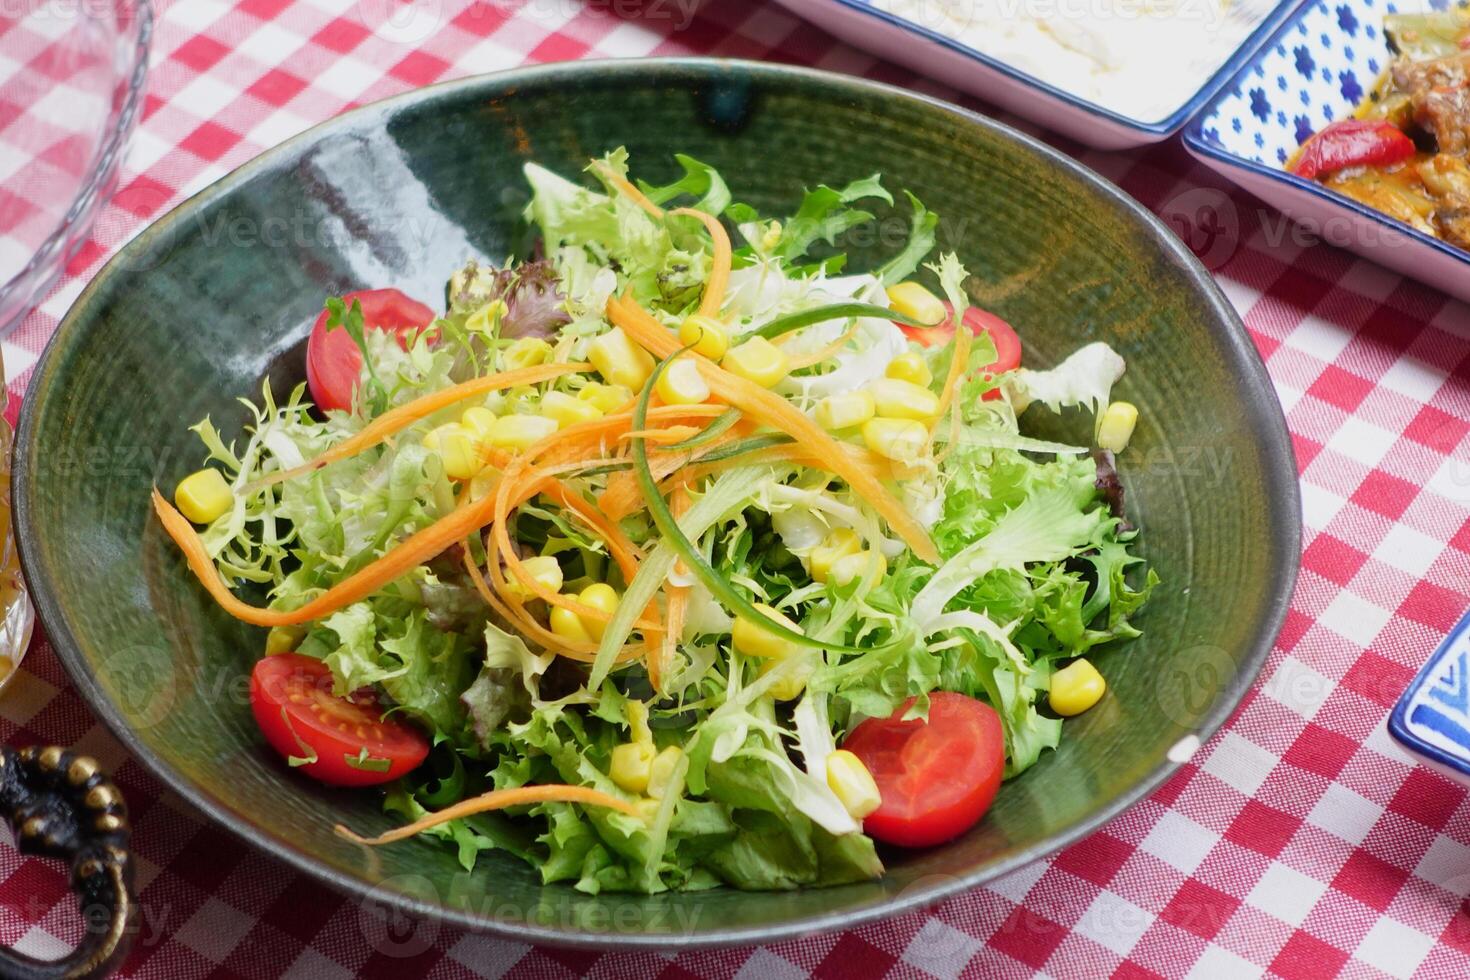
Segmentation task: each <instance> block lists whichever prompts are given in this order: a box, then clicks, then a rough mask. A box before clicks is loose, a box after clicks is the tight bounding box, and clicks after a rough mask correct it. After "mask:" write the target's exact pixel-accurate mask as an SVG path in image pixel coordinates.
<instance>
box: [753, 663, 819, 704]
mask: <svg viewBox="0 0 1470 980" xmlns="http://www.w3.org/2000/svg"><path fill="white" fill-rule="evenodd" d="M788 662H791V661H789V660H762V661H761V667H760V676H762V677H764V676H766V675H767V674H769V673H770V672H771V671H773V670H775V669H776V668H777V667H780V666H782V665H783V664H786V663H788ZM816 669H817V665H816V664H815V663H813V662H812V661H811V660H810V659H803V660H801V661H800V662H799V663H795V664H794V666H791V667H787V668H786V670H785V672H784V673H783V674H782V676H781V678H780V680H778V681H776V682H775V683H774V684H772V685H771V686H770V688H769V689H768V691H767V693H769V694H770V695H771V697H773V698H775V699H776V700H777V701H795V700H796V699H797V698H799V697H801V692H802V691H805V690H806V682H807V679H808V678H809V677H811V676H812V673H813V672H814V671H815V670H816Z"/></svg>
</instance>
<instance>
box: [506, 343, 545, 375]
mask: <svg viewBox="0 0 1470 980" xmlns="http://www.w3.org/2000/svg"><path fill="white" fill-rule="evenodd" d="M503 360H504V363H505V370H507V371H516V370H519V369H520V368H528V367H535V366H536V365H538V364H545V363H546V362H547V361H549V360H551V345H550V344H548V343H547V342H546V341H544V340H542V339H541V338H540V337H522V338H521V339H520V340H517V341H516V342H515V343H513V344H511V345H510V346H509V347H507V348H506V349H505V354H504V355H503Z"/></svg>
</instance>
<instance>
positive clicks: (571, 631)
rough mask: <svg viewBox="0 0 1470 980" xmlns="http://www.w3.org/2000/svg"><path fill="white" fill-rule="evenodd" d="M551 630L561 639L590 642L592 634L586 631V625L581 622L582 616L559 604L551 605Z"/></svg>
mask: <svg viewBox="0 0 1470 980" xmlns="http://www.w3.org/2000/svg"><path fill="white" fill-rule="evenodd" d="M551 632H553V633H555V634H556V635H557V636H559V637H561V638H562V639H563V640H579V641H581V642H582V643H591V642H592V634H591V633H588V632H587V627H586V626H585V625H584V624H583V622H582V617H581V616H578V615H577V614H576V613H574V612H572V611H571V610H570V609H563V608H562V607H561V606H552V607H551Z"/></svg>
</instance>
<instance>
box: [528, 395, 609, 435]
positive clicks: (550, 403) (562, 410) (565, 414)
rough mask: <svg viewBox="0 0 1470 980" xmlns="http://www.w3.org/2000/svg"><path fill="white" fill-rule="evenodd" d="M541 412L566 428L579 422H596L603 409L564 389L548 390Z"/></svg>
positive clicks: (543, 399)
mask: <svg viewBox="0 0 1470 980" xmlns="http://www.w3.org/2000/svg"><path fill="white" fill-rule="evenodd" d="M541 414H542V415H543V416H545V417H546V418H549V419H551V420H552V421H553V422H555V423H556V424H557V427H558V428H562V429H565V428H566V427H567V426H569V425H576V424H577V423H578V422H595V421H597V420H598V419H600V418H602V409H600V408H598V407H597V406H596V405H594V404H592V402H590V401H583V400H582V399H580V398H573V397H572V396H571V395H568V394H567V393H566V392H563V391H548V392H547V393H546V397H545V398H542V399H541Z"/></svg>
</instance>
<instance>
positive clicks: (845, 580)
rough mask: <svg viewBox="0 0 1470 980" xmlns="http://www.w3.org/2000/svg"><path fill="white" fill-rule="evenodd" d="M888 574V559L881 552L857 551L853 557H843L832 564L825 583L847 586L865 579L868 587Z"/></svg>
mask: <svg viewBox="0 0 1470 980" xmlns="http://www.w3.org/2000/svg"><path fill="white" fill-rule="evenodd" d="M887 573H888V559H887V558H884V557H883V552H881V551H859V552H858V553H857V554H855V555H843V556H842V557H841V558H839V559H837V560H836V561H835V562H833V563H832V570H831V571H829V572H828V573H827V581H829V582H831V583H832V584H833V585H847V584H849V583H851V582H854V581H856V580H857V579H859V578H866V579H867V580H868V584H869V585H876V584H877V583H878V580H879V579H881V578H882V577H883V576H884V575H886V574H887Z"/></svg>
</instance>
